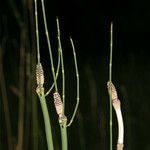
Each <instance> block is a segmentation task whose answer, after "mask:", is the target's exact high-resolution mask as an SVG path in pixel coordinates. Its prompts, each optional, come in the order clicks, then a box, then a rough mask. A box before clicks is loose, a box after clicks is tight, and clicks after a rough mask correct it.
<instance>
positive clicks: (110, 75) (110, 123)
mask: <svg viewBox="0 0 150 150" xmlns="http://www.w3.org/2000/svg"><path fill="white" fill-rule="evenodd" d="M112 51H113V23H112V22H111V28H110V62H109V82H110V83H111V80H112ZM111 91H112V90H111V89H110V95H109V109H110V122H109V125H110V150H112V92H111Z"/></svg>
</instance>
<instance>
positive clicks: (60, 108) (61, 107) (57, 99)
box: [35, 0, 79, 150]
mask: <svg viewBox="0 0 150 150" xmlns="http://www.w3.org/2000/svg"><path fill="white" fill-rule="evenodd" d="M41 4H42V13H43V19H44V28H45V35H46V38H47V44H48V50H49V56H50V62H51V71H52V75H53V80H54V83H53V84H52V85H51V87H50V89H49V90H48V91H47V92H46V94H45V92H44V87H43V85H44V72H43V68H42V64H41V63H40V46H39V33H38V14H37V1H36V0H35V22H36V39H37V59H38V64H37V68H36V79H37V85H38V86H37V89H36V92H37V94H38V96H39V99H40V103H41V107H42V111H43V116H44V123H45V130H46V131H45V132H46V138H47V145H48V150H53V149H54V146H53V139H52V132H51V125H50V117H49V114H48V109H47V104H46V99H45V97H46V96H47V95H48V94H49V93H50V92H51V90H52V89H53V87H55V91H54V94H53V98H54V105H55V108H56V112H57V114H58V121H59V124H60V129H61V140H62V150H67V149H68V140H67V127H69V126H70V125H71V124H72V122H73V120H74V117H75V114H76V112H77V108H78V105H79V74H78V67H77V60H76V53H75V48H74V44H73V41H72V39H71V38H70V41H71V45H72V49H73V55H74V62H75V69H76V77H77V102H76V106H75V109H74V112H73V115H72V117H71V119H70V122H69V123H68V124H67V117H66V116H65V73H64V61H63V52H62V47H61V40H60V29H59V22H58V19H57V20H56V21H57V33H58V36H57V38H58V64H57V71H56V74H55V69H54V63H53V56H52V51H51V45H50V38H49V33H48V28H47V21H46V14H45V6H44V0H41ZM60 64H61V70H62V100H61V96H60V94H59V92H58V87H57V81H56V80H57V77H58V73H59V69H60Z"/></svg>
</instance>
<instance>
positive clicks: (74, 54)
mask: <svg viewBox="0 0 150 150" xmlns="http://www.w3.org/2000/svg"><path fill="white" fill-rule="evenodd" d="M70 42H71V45H72V49H73V56H74V63H75V69H76V78H77V101H76V106H75V109H74V112H73V115H72V117H71V120H70V122H69V124H68V125H67V126H70V125H71V124H72V122H73V120H74V117H75V115H76V112H77V109H78V106H79V73H78V66H77V59H76V53H75V47H74V44H73V40H72V39H71V38H70Z"/></svg>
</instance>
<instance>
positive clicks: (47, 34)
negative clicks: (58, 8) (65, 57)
mask: <svg viewBox="0 0 150 150" xmlns="http://www.w3.org/2000/svg"><path fill="white" fill-rule="evenodd" d="M41 3H42V13H43V19H44V27H45V34H46V38H47V44H48V50H49V56H50V61H51V69H52V74H53V79H54V85H55V91H58V88H57V82H56V77H55V68H54V63H53V56H52V50H51V45H50V38H49V33H48V29H47V21H46V15H45V6H44V0H41Z"/></svg>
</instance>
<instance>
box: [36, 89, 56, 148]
mask: <svg viewBox="0 0 150 150" xmlns="http://www.w3.org/2000/svg"><path fill="white" fill-rule="evenodd" d="M39 98H40V103H41V107H42V112H43V117H44V123H45V133H46V139H47V145H48V150H54V146H53V139H52V131H51V124H50V116H49V114H48V108H47V104H46V99H45V95H44V91H43V92H42V94H41V95H39Z"/></svg>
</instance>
